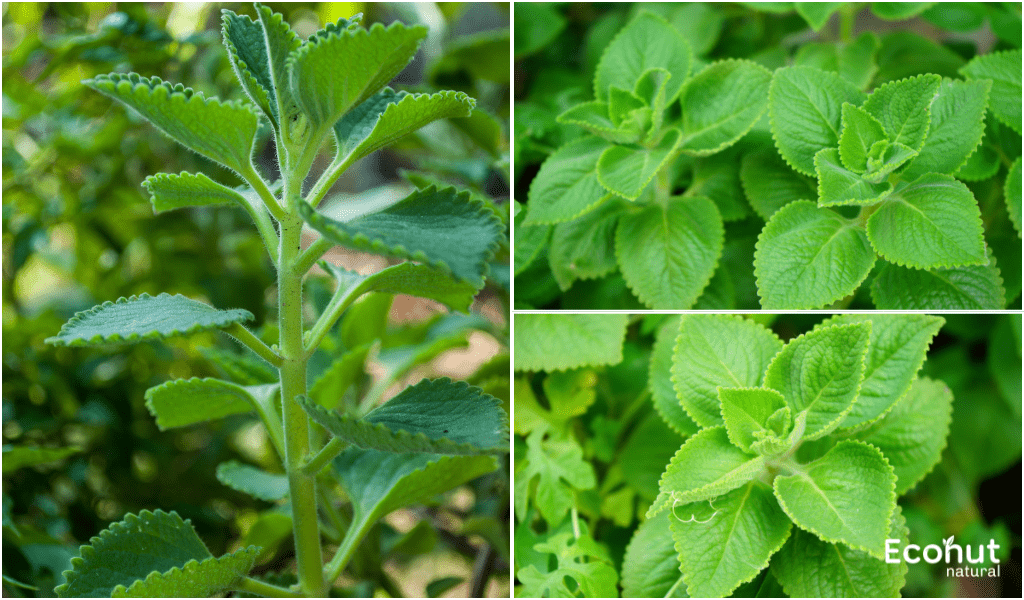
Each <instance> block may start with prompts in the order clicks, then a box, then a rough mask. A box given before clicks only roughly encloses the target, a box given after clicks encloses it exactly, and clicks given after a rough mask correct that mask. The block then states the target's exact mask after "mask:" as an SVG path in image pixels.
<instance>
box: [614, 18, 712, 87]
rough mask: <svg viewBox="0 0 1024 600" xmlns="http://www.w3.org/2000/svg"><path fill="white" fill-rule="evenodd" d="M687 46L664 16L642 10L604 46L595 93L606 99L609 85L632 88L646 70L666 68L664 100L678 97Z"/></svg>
mask: <svg viewBox="0 0 1024 600" xmlns="http://www.w3.org/2000/svg"><path fill="white" fill-rule="evenodd" d="M691 56H692V55H691V53H690V46H689V44H687V43H686V40H684V39H683V36H682V35H680V34H679V32H678V31H677V30H676V29H675V28H674V27H672V26H671V25H669V24H668V21H666V20H665V19H663V18H661V17H659V16H657V15H654V14H651V13H649V12H646V11H642V12H640V13H639V14H637V16H636V17H634V18H633V20H632V21H630V22H629V23H628V24H627V25H626V26H625V27H623V28H622V29H621V30H620V31H619V33H618V34H617V35H616V36H615V38H614V39H613V40H612V41H611V43H610V44H608V46H607V47H606V48H605V50H604V54H603V55H602V56H601V61H600V62H599V63H598V64H597V71H596V72H595V73H594V95H595V96H596V97H597V99H598V100H605V99H607V98H608V88H609V87H610V86H613V85H614V86H616V87H618V88H621V89H624V90H632V89H633V86H634V85H635V84H636V82H637V80H638V79H640V76H641V75H643V74H644V73H645V72H646V71H647V70H649V69H656V68H661V69H665V70H667V71H668V72H669V74H670V75H671V78H670V79H669V82H668V85H667V87H666V89H665V102H666V104H669V103H671V102H672V101H673V100H675V98H676V96H678V94H679V91H680V89H682V87H683V83H684V82H685V81H686V78H687V76H688V75H689V74H690V64H691V62H692V58H691Z"/></svg>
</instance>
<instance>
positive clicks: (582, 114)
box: [557, 88, 641, 144]
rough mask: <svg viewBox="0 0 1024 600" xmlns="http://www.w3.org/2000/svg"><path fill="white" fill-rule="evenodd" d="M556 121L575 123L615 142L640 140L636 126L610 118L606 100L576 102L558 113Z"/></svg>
mask: <svg viewBox="0 0 1024 600" xmlns="http://www.w3.org/2000/svg"><path fill="white" fill-rule="evenodd" d="M616 89H618V88H616ZM557 121H558V122H559V123H565V124H568V125H577V126H579V127H582V128H583V129H585V130H587V131H589V132H590V133H593V134H594V135H596V136H600V137H602V138H604V139H606V140H608V141H609V142H613V143H617V144H633V143H636V142H637V141H639V140H640V133H641V132H640V129H639V128H638V127H630V126H629V124H627V125H626V126H621V125H620V123H616V122H615V121H613V120H612V118H611V115H610V113H609V108H608V103H607V102H601V101H597V100H595V101H593V102H584V103H582V104H577V105H576V106H573V107H572V108H570V109H568V110H567V111H565V112H564V113H562V114H560V115H558V119H557Z"/></svg>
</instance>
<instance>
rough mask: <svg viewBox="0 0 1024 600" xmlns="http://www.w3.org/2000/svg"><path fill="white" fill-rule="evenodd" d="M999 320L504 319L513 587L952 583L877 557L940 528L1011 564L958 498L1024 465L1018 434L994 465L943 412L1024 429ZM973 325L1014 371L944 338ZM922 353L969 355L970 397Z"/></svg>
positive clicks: (1013, 510)
mask: <svg viewBox="0 0 1024 600" xmlns="http://www.w3.org/2000/svg"><path fill="white" fill-rule="evenodd" d="M950 318H951V319H952V318H953V317H950ZM994 319H995V317H981V318H974V317H965V318H963V320H961V321H958V322H957V321H954V324H953V326H952V327H951V326H947V327H945V328H944V327H943V326H944V324H945V319H944V318H942V317H938V316H931V315H878V316H870V315H841V316H835V317H830V318H827V319H825V320H824V321H822V322H820V323H818V324H816V325H814V326H813V327H811V322H810V320H809V319H808V318H806V317H775V316H770V317H766V318H744V317H742V316H738V315H684V316H682V317H664V316H660V315H655V316H648V317H644V318H642V319H639V321H638V322H636V323H635V324H633V325H631V324H630V318H629V317H628V316H626V315H517V317H516V320H515V335H516V349H515V364H516V370H517V371H518V372H519V373H518V376H517V379H516V381H515V395H516V415H515V416H516V418H515V430H516V431H515V433H516V472H515V480H516V483H515V488H516V489H515V504H516V519H517V526H516V534H515V535H516V576H517V578H518V585H519V587H517V595H519V596H524V597H531V596H532V597H540V596H544V597H579V596H586V597H614V596H616V595H617V594H619V593H620V590H621V595H622V597H677V596H684V595H685V596H687V597H724V596H730V595H732V596H737V597H750V596H758V597H762V596H767V597H780V596H793V597H889V596H898V595H900V594H901V593H903V594H904V595H907V594H910V595H918V594H925V595H931V594H935V593H944V594H948V593H950V592H951V591H953V592H955V590H949V589H948V588H945V587H943V586H945V585H948V584H949V583H950V581H949V579H948V578H949V576H948V575H945V574H938V569H936V575H935V579H930V578H931V577H932V575H931V573H932V571H931V569H932V567H933V565H932V564H930V563H924V562H923V561H922V562H920V563H915V564H908V562H907V561H901V560H897V561H895V562H892V561H890V562H887V561H886V560H885V559H886V558H887V557H888V558H890V559H891V558H892V556H893V553H899V556H902V553H903V552H904V550H905V549H906V548H907V544H918V545H920V546H921V547H923V546H925V545H926V544H930V543H938V544H940V545H941V543H942V540H944V539H946V538H947V537H949V536H955V539H956V542H957V543H959V544H966V543H972V544H975V546H974V547H972V552H973V553H974V554H975V555H977V549H976V548H977V544H979V543H982V542H981V540H982V539H983V540H984V543H988V542H989V541H990V540H992V541H993V542H994V543H996V544H999V545H1000V548H1001V549H999V550H998V551H997V552H994V553H993V554H991V555H989V554H988V551H987V550H986V551H985V552H986V555H985V560H984V561H983V562H982V564H983V565H984V566H986V567H989V566H991V567H994V566H995V565H996V564H997V563H996V562H995V561H993V559H996V560H998V561H1005V560H1006V559H1007V557H1008V553H1009V548H1008V547H1007V546H1008V545H1009V543H1010V542H1009V539H1008V537H1007V533H1006V531H1005V529H1002V530H1000V528H999V527H993V528H991V529H990V528H987V527H985V526H984V525H983V524H982V523H981V522H980V519H979V513H978V509H977V506H976V505H975V504H974V500H971V501H970V502H969V503H968V504H962V502H963V499H962V498H963V497H962V496H961V499H958V500H950V498H951V495H953V496H956V495H957V494H959V493H961V492H965V491H966V490H969V489H971V488H972V487H973V486H974V485H976V482H977V481H978V480H977V479H973V477H975V476H974V475H971V474H970V473H971V472H972V470H973V468H974V467H971V466H970V465H969V462H970V461H971V460H977V461H979V463H980V464H987V463H992V464H996V465H1002V466H1003V467H1002V468H1005V467H1006V466H1008V465H1009V464H1012V462H1013V461H1015V460H1019V452H1020V436H1019V434H1018V433H1010V434H1008V436H1007V444H1008V445H1009V448H1008V449H1007V451H1008V452H1010V453H1012V454H1011V456H1007V457H1006V458H1001V457H1000V455H1001V454H1002V450H987V449H979V450H978V451H977V452H974V451H972V450H970V449H969V448H970V447H971V446H973V445H976V444H977V443H978V441H977V440H975V439H973V438H971V437H970V435H971V434H968V433H967V430H966V429H964V428H963V427H962V426H959V425H955V424H954V423H955V422H956V421H955V419H954V416H955V418H956V419H966V420H974V419H978V420H980V421H985V422H990V421H991V419H993V418H997V417H995V415H996V414H1004V415H1005V418H1007V419H1009V420H1010V421H1012V427H1014V428H1016V426H1017V420H1016V417H1015V416H1014V415H1016V414H1019V411H1020V399H1019V394H1017V396H1014V394H1015V393H1016V389H1011V390H1007V394H1006V395H1003V394H1002V392H1000V391H999V389H1000V386H1001V385H1002V384H999V383H998V380H1000V379H1003V378H1004V377H1005V378H1006V380H1008V381H1014V382H1016V381H1017V380H1018V379H1020V367H1019V365H1016V366H1010V365H1009V363H1010V362H1012V361H1014V360H1017V361H1018V362H1019V357H1020V353H1019V351H1017V350H1016V349H1015V347H1014V346H1016V339H1015V338H1014V336H1015V335H1016V336H1017V338H1019V323H1020V321H1019V317H1017V316H1014V317H1012V318H1011V317H1000V318H999V319H998V320H994ZM765 323H771V324H772V325H773V327H774V328H775V329H776V330H778V331H779V332H784V333H785V335H786V336H787V337H788V338H789V339H788V340H787V341H783V339H781V338H780V337H779V335H778V334H777V333H776V331H773V330H772V329H770V328H768V327H766V326H765ZM972 326H973V327H980V328H982V329H985V330H989V331H991V334H990V337H989V339H990V344H991V345H990V346H989V348H988V360H989V361H1000V364H1002V365H1004V366H1005V369H1003V370H1002V371H1000V370H998V368H997V369H996V370H992V371H991V375H990V376H989V375H987V371H988V369H986V367H985V365H984V362H982V363H981V364H980V365H979V364H978V363H977V362H974V361H972V360H971V359H970V358H968V357H967V355H965V354H962V352H963V348H962V347H959V348H958V345H957V343H955V342H954V340H956V339H957V336H959V335H960V334H959V333H957V332H959V331H964V332H965V333H966V335H967V337H966V338H965V340H964V341H967V340H969V339H975V340H976V339H977V338H976V337H975V336H977V335H979V334H981V335H984V334H983V333H981V332H972V333H967V332H966V331H965V330H964V328H965V327H972ZM993 326H995V327H993ZM989 328H991V329H989ZM947 329H951V330H952V331H951V332H948V333H947V332H946V330H947ZM940 330H941V332H940ZM800 331H804V332H803V333H799V332H800ZM651 334H653V336H654V343H653V345H650V343H649V342H648V341H646V340H648V339H649V336H650V335H651ZM1004 336H1005V338H1006V341H999V340H1000V339H1001V338H1003V337H1004ZM967 343H968V345H971V344H976V343H977V342H976V341H972V342H967ZM1007 343H1008V344H1010V346H1006V345H1005V344H1007ZM933 344H934V345H940V346H941V347H942V350H941V352H940V353H939V354H940V356H943V357H945V356H949V357H950V359H951V360H958V359H952V355H956V356H959V357H960V358H959V360H958V362H957V363H956V364H958V365H959V368H960V369H962V370H963V371H965V372H966V373H969V375H967V377H968V379H969V380H970V381H971V383H969V384H968V385H962V382H960V381H957V382H956V383H955V389H956V390H957V393H958V394H960V393H963V394H965V395H968V396H970V398H969V399H967V400H962V401H960V403H958V402H957V401H956V400H955V399H954V394H953V393H952V390H951V387H950V386H949V385H947V384H946V383H945V382H944V381H942V380H941V379H937V378H936V377H935V374H936V373H944V372H945V373H948V372H949V365H951V364H953V363H951V362H947V360H946V358H940V359H939V362H938V363H936V364H935V365H934V366H931V367H930V366H925V367H924V369H923V370H924V372H923V373H922V372H921V371H922V365H927V364H928V363H926V362H925V359H926V355H927V354H928V350H929V347H930V346H932V345H933ZM557 348H561V351H556V349H557ZM565 348H572V351H571V352H565ZM950 353H952V354H950ZM1001 353H1008V354H1009V355H1010V356H1009V357H1007V359H1006V362H1002V361H1003V359H1002V358H999V356H1000V355H1001ZM932 354H933V355H934V354H935V353H934V352H933V353H932ZM929 362H931V361H929ZM645 372H646V373H648V374H649V378H648V380H647V382H646V385H645V384H644V380H643V374H644V373H645ZM979 375H980V378H979V377H978V376H979ZM1014 385H1016V383H1015V384H1014ZM970 387H974V394H971V392H970V391H968V390H969V389H970ZM982 397H984V398H985V400H983V401H979V400H980V398H982ZM981 414H987V415H988V416H981ZM968 415H974V416H968ZM958 431H959V433H958ZM964 452H967V453H969V454H971V456H970V458H968V457H967V455H966V454H963V453H964ZM972 452H973V454H972ZM982 456H989V457H990V458H988V459H986V458H982ZM961 458H963V459H965V460H964V462H962V463H961V462H960V459H961ZM940 463H941V467H939V468H937V465H939V464H940ZM985 468H986V469H988V468H989V466H986V467H985ZM988 472H989V473H991V471H988ZM1009 478H1010V479H1012V475H1010V477H1009ZM969 481H970V482H973V483H967V482H969ZM956 490H959V492H958V491H956ZM1000 493H1002V492H1000ZM968 496H969V494H968ZM1016 502H1017V501H1016V497H1015V495H1014V498H1012V499H1010V500H1008V503H1007V505H1006V507H1005V509H1004V510H1006V511H1008V513H1007V514H1008V515H1009V518H1010V519H1013V518H1015V515H1016V514H1019V512H1018V511H1019V507H1018V506H1016ZM946 503H950V504H949V508H950V511H949V512H944V511H945V510H946V509H944V508H939V507H940V506H943V505H945V504H946ZM953 505H956V506H957V508H956V509H952V506H953ZM990 508H992V507H991V506H990ZM954 510H959V511H964V512H963V513H961V514H962V515H973V517H968V521H970V520H971V519H972V518H973V519H976V520H978V522H976V523H974V524H972V525H971V526H969V527H966V526H965V523H964V522H963V521H960V520H958V518H957V517H955V516H953V512H954ZM993 512H994V511H993ZM989 518H992V517H991V516H990V517H989ZM637 522H639V526H637V525H636V523H637ZM926 536H927V537H926ZM891 539H895V540H898V543H891V542H887V540H891ZM887 552H888V553H889V554H887ZM960 562H961V564H959V565H957V564H955V563H954V564H951V565H945V564H941V563H940V564H938V565H934V566H935V567H942V568H943V571H944V569H945V567H946V566H953V567H957V566H967V565H966V563H965V562H964V561H963V560H961V561H960ZM1004 568H1011V569H1012V567H1009V566H1005V565H1004ZM940 582H942V583H940ZM929 585H930V586H934V587H932V588H928V587H924V588H922V587H921V586H929ZM929 589H930V591H929ZM943 590H945V591H943ZM1011 594H1012V592H1011Z"/></svg>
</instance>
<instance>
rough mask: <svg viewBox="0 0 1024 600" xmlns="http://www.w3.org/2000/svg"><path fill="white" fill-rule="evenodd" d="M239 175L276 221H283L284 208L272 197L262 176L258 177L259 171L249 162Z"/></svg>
mask: <svg viewBox="0 0 1024 600" xmlns="http://www.w3.org/2000/svg"><path fill="white" fill-rule="evenodd" d="M240 175H241V176H242V179H244V180H245V182H246V183H248V184H249V187H251V188H252V189H253V190H254V191H255V192H256V194H257V195H258V196H259V197H260V200H262V201H263V204H265V205H266V207H267V210H269V211H270V214H272V215H274V218H275V219H277V220H278V221H283V220H284V218H285V214H284V210H283V209H282V208H281V205H280V204H278V202H277V198H275V197H274V194H272V193H270V188H268V187H267V183H266V182H265V181H263V178H262V177H260V175H259V173H257V172H256V169H255V168H254V167H253V166H252V164H251V163H250V164H249V167H248V168H247V169H246V172H245V173H240Z"/></svg>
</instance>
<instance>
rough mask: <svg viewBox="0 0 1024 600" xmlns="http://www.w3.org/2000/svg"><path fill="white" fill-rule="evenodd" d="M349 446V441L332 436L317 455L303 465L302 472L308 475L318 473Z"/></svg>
mask: <svg viewBox="0 0 1024 600" xmlns="http://www.w3.org/2000/svg"><path fill="white" fill-rule="evenodd" d="M347 447H348V442H346V441H345V440H343V439H341V438H337V437H336V438H331V441H329V442H327V443H326V444H325V445H324V447H323V448H321V449H320V451H319V452H317V453H316V456H314V457H312V458H310V459H309V460H308V461H306V462H305V463H304V464H303V465H302V472H303V473H305V474H307V475H314V476H315V475H316V474H317V473H319V472H320V469H322V468H324V467H325V466H326V465H327V463H329V462H331V461H332V460H334V457H335V456H338V455H339V454H341V451H342V450H344V449H345V448H347Z"/></svg>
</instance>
